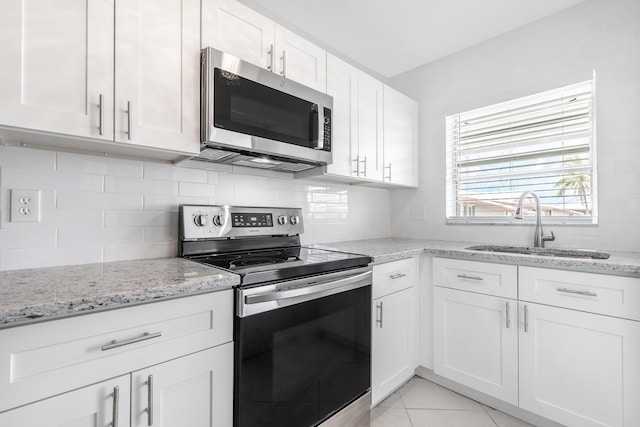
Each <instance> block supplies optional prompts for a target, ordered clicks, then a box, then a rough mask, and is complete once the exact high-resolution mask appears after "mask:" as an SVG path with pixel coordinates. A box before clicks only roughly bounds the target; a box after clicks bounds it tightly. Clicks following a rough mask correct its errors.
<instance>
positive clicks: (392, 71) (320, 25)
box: [241, 0, 585, 77]
mask: <svg viewBox="0 0 640 427" xmlns="http://www.w3.org/2000/svg"><path fill="white" fill-rule="evenodd" d="M241 1H242V2H243V3H245V4H247V5H249V6H251V7H253V8H254V9H256V10H258V11H259V12H261V13H263V14H265V15H267V16H269V17H271V18H272V19H274V20H276V21H277V22H280V23H282V24H283V25H285V26H290V27H292V29H293V30H298V31H301V32H302V35H304V36H307V37H310V38H311V39H312V40H314V41H316V42H318V43H320V44H321V45H323V47H325V48H327V49H328V50H330V51H333V52H335V53H337V54H338V55H339V56H343V57H347V58H350V59H351V60H352V61H353V62H355V63H356V64H359V65H361V66H364V67H365V68H368V69H369V70H371V71H373V72H375V73H378V74H379V75H381V76H384V77H393V76H395V75H397V74H400V73H402V72H405V71H408V70H410V69H413V68H415V67H417V66H420V65H422V64H425V63H427V62H431V61H434V60H436V59H438V58H442V57H444V56H447V55H449V54H451V53H453V52H456V51H459V50H462V49H464V48H467V47H469V46H472V45H474V44H477V43H479V42H482V41H484V40H488V39H490V38H492V37H495V36H497V35H499V34H502V33H505V32H507V31H510V30H513V29H515V28H518V27H521V26H523V25H526V24H528V23H530V22H533V21H536V20H538V19H541V18H544V17H546V16H549V15H552V14H554V13H556V12H559V11H561V10H563V9H567V8H569V7H571V6H574V5H576V4H579V3H582V2H583V1H585V0H314V1H311V0H241Z"/></svg>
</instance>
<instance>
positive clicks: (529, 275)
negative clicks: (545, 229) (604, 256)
mask: <svg viewBox="0 0 640 427" xmlns="http://www.w3.org/2000/svg"><path fill="white" fill-rule="evenodd" d="M518 279H519V284H520V299H521V300H522V301H530V302H537V303H541V304H548V305H554V306H557V307H566V308H571V309H575V310H582V311H588V312H592V313H598V314H606V315H610V316H616V317H622V318H625V319H632V320H640V279H637V278H632V277H622V276H609V275H604V274H594V273H582V272H575V271H565V270H552V269H548V268H536V267H520V270H519V278H518Z"/></svg>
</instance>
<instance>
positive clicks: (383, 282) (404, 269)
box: [372, 257, 418, 299]
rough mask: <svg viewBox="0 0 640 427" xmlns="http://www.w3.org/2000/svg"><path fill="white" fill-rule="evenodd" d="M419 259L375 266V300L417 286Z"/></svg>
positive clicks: (408, 259) (414, 258)
mask: <svg viewBox="0 0 640 427" xmlns="http://www.w3.org/2000/svg"><path fill="white" fill-rule="evenodd" d="M417 277H418V259H417V257H413V258H407V259H402V260H399V261H392V262H388V263H385V264H379V265H374V266H373V292H372V293H373V299H376V298H379V297H381V296H384V295H389V294H391V293H393V292H397V291H400V290H402V289H406V288H408V287H411V286H415V285H416V278H417Z"/></svg>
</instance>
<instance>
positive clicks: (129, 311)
mask: <svg viewBox="0 0 640 427" xmlns="http://www.w3.org/2000/svg"><path fill="white" fill-rule="evenodd" d="M232 324H233V298H232V291H231V290H227V291H222V292H216V293H210V294H204V295H198V296H193V297H187V298H179V299H174V300H169V301H163V302H156V303H152V304H145V305H139V306H135V307H128V308H122V309H117V310H112V311H104V312H99V313H94V314H87V315H82V316H77V317H71V318H65V319H60V320H53V321H49V322H43V323H39V324H35V325H28V326H22V327H16V328H10V329H5V330H0V342H2V347H1V348H0V412H1V411H4V410H6V409H9V408H12V407H15V406H18V405H23V404H25V403H29V402H32V401H35V400H38V399H42V398H45V397H48V396H51V395H54V394H57V393H62V392H65V391H68V390H72V389H75V388H79V387H82V386H85V385H87V384H92V383H95V382H98V381H102V380H104V379H106V378H112V377H116V376H118V375H121V374H123V373H126V372H130V371H134V370H137V369H141V368H144V367H147V366H150V365H154V364H157V363H160V362H163V361H166V360H170V359H174V358H176V357H180V356H184V355H186V354H190V353H193V352H195V351H199V350H203V349H206V348H210V347H213V346H216V345H218V344H222V343H225V342H229V341H232V339H233V338H232V337H233V336H232V333H233V331H232Z"/></svg>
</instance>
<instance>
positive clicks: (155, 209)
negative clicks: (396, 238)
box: [0, 146, 390, 270]
mask: <svg viewBox="0 0 640 427" xmlns="http://www.w3.org/2000/svg"><path fill="white" fill-rule="evenodd" d="M222 169H224V168H222ZM239 171H240V172H239ZM262 175H266V176H262ZM10 189H28V190H41V191H42V221H41V222H40V223H36V224H31V223H28V224H25V223H15V222H10V221H9V218H10V216H9V200H10V191H9V190H10ZM189 203H191V204H199V203H202V204H232V205H249V206H293V207H300V208H302V209H303V213H304V223H305V233H304V235H303V236H302V241H303V243H304V244H311V243H326V242H332V241H340V240H351V239H364V238H376V237H387V236H389V233H390V225H389V224H390V219H389V209H388V207H389V192H388V191H387V190H380V189H372V188H363V187H354V186H346V185H336V184H326V183H321V182H312V181H307V180H305V181H302V180H294V179H292V178H291V175H288V174H284V173H275V172H270V171H262V170H257V169H246V168H235V169H234V172H233V173H230V172H222V171H211V170H202V169H195V168H185V167H177V166H173V165H168V164H162V163H151V162H142V161H134V160H122V159H114V158H105V157H98V156H90V155H80V154H71V153H62V152H53V151H46V150H35V149H26V148H19V147H8V146H0V270H11V269H18V268H29V267H43V266H52V265H68V264H84V263H90V262H102V261H117V260H127V259H140V258H158V257H171V256H175V255H176V253H177V246H178V244H177V240H178V232H177V225H178V204H189ZM372 213H375V215H372Z"/></svg>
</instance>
